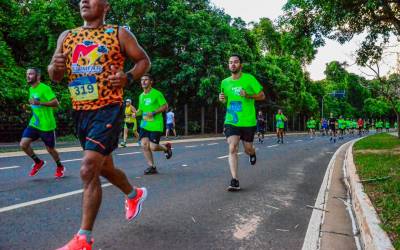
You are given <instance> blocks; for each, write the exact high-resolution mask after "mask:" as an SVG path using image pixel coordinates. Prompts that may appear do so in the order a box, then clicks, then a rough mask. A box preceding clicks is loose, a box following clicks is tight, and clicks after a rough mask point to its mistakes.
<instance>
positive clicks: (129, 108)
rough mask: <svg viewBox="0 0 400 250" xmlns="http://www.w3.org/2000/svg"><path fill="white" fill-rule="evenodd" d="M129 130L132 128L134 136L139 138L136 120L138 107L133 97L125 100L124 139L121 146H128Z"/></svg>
mask: <svg viewBox="0 0 400 250" xmlns="http://www.w3.org/2000/svg"><path fill="white" fill-rule="evenodd" d="M129 130H132V132H133V136H134V137H135V138H138V140H139V134H138V132H137V121H136V108H135V107H134V106H133V105H132V100H131V99H126V101H125V125H124V140H123V141H122V142H121V147H123V148H124V147H126V141H127V139H128V135H129ZM139 143H140V141H139Z"/></svg>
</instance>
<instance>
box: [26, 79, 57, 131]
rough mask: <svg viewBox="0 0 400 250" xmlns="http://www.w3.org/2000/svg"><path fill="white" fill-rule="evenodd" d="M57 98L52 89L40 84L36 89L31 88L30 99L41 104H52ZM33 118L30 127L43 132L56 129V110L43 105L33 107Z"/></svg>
mask: <svg viewBox="0 0 400 250" xmlns="http://www.w3.org/2000/svg"><path fill="white" fill-rule="evenodd" d="M55 98H56V95H55V94H54V92H53V91H52V90H51V88H50V87H49V86H48V85H46V84H44V83H39V84H38V85H37V86H36V87H35V88H33V87H30V88H29V99H35V100H37V101H39V102H50V101H52V100H53V99H55ZM31 108H32V118H31V120H30V121H29V126H30V127H33V128H36V129H39V130H41V131H45V132H48V131H53V130H55V129H56V120H55V119H54V108H52V107H46V106H42V105H31Z"/></svg>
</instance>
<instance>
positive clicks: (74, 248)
mask: <svg viewBox="0 0 400 250" xmlns="http://www.w3.org/2000/svg"><path fill="white" fill-rule="evenodd" d="M93 242H94V240H93V239H91V240H90V243H88V242H87V241H86V235H78V234H77V235H75V236H74V238H72V240H71V241H70V242H68V243H67V245H65V246H63V247H61V248H58V249H57V250H92V245H93Z"/></svg>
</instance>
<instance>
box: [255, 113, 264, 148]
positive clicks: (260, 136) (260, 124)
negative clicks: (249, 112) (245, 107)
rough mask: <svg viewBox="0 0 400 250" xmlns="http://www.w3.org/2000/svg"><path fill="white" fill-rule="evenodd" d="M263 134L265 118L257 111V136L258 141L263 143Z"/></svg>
mask: <svg viewBox="0 0 400 250" xmlns="http://www.w3.org/2000/svg"><path fill="white" fill-rule="evenodd" d="M264 134H265V118H264V115H263V113H262V111H261V110H260V111H258V115H257V137H258V142H259V143H261V144H262V143H264Z"/></svg>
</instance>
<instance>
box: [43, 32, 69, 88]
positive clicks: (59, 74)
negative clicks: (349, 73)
mask: <svg viewBox="0 0 400 250" xmlns="http://www.w3.org/2000/svg"><path fill="white" fill-rule="evenodd" d="M68 33H69V30H66V31H64V32H63V33H61V35H60V36H59V37H58V40H57V48H56V50H55V52H54V54H53V57H52V59H51V62H50V64H49V66H48V67H47V71H48V73H49V76H50V79H51V80H52V81H54V82H61V80H62V79H63V78H64V74H65V71H66V65H65V63H66V56H67V55H68V53H70V51H64V53H63V51H62V45H63V42H64V39H65V37H66V36H67V35H68Z"/></svg>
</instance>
